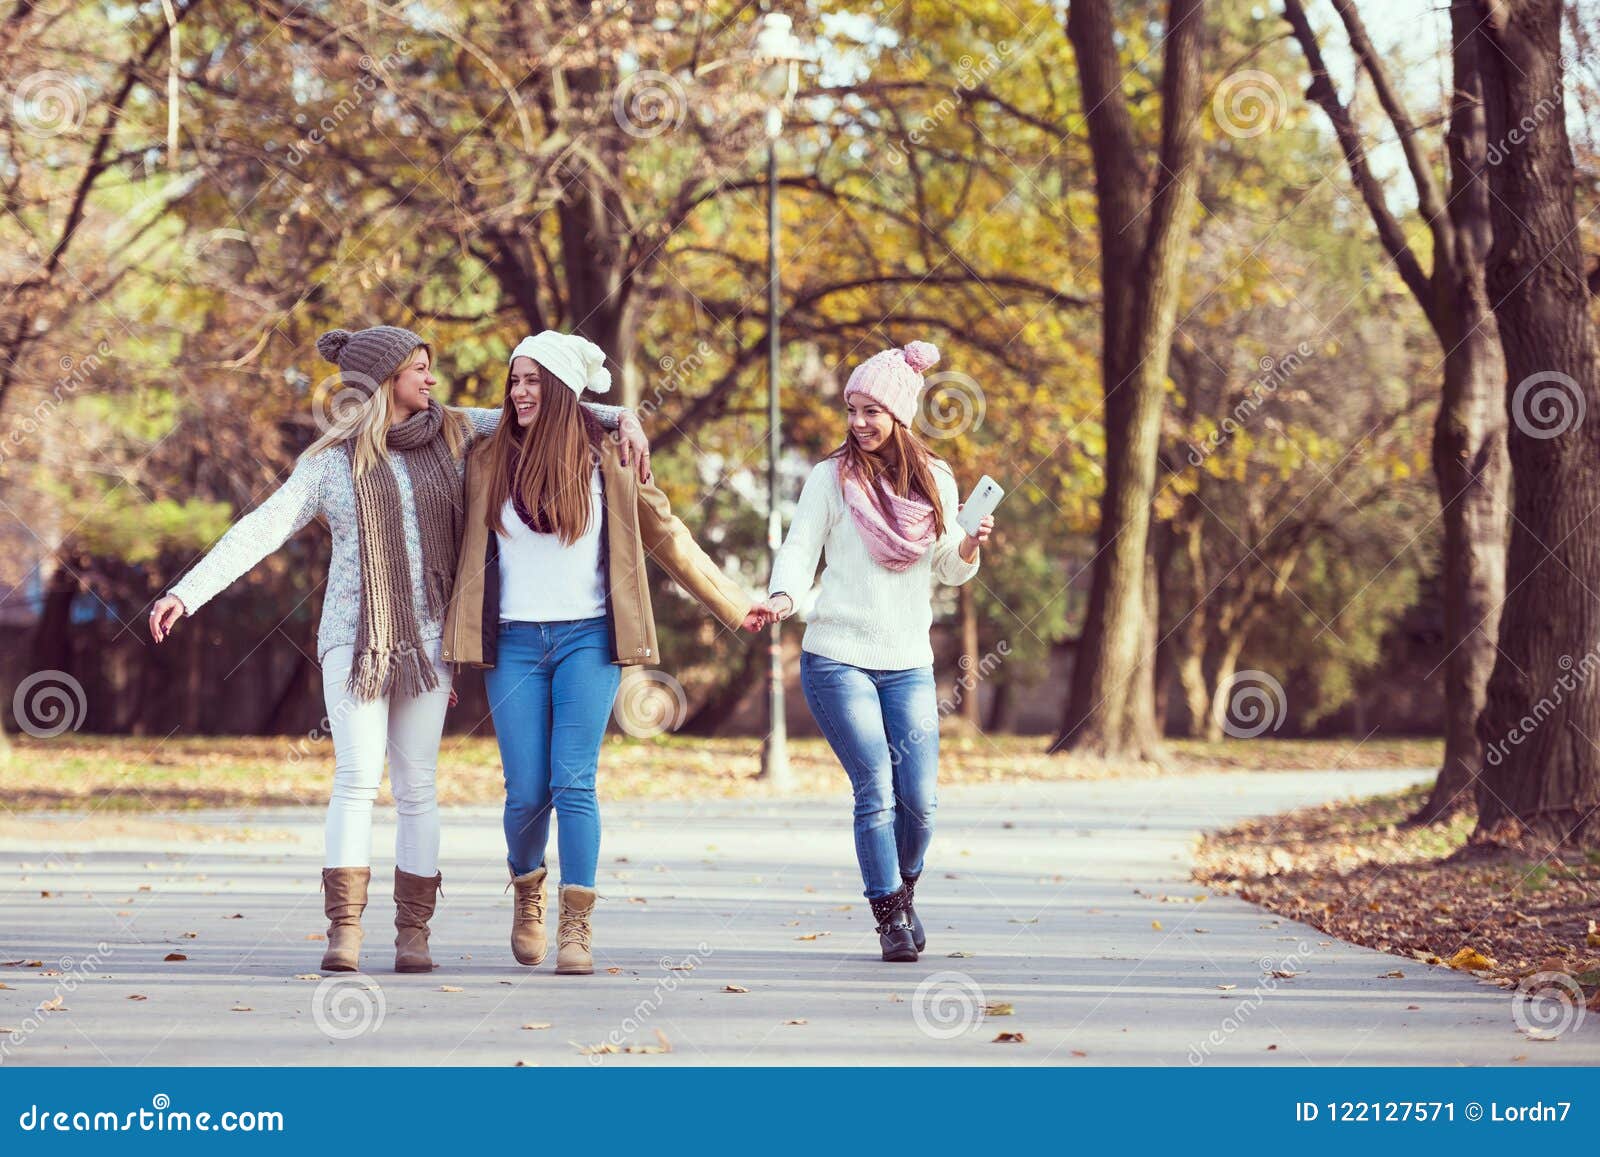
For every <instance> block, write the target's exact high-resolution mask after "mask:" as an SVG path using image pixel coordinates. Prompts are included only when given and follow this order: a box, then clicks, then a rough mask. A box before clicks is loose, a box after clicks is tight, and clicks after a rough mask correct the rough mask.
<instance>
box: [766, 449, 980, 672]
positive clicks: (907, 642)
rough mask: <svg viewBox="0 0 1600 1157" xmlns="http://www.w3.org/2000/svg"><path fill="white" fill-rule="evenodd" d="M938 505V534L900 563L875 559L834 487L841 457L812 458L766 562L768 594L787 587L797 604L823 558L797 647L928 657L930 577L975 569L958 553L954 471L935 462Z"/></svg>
mask: <svg viewBox="0 0 1600 1157" xmlns="http://www.w3.org/2000/svg"><path fill="white" fill-rule="evenodd" d="M933 475H934V480H935V481H936V483H937V485H938V488H939V505H940V507H941V508H942V509H943V511H944V525H945V532H944V535H943V536H942V537H941V538H940V539H939V540H938V541H937V542H935V543H934V544H933V546H932V547H930V548H929V550H928V552H927V553H926V554H924V555H923V556H922V557H921V558H920V559H918V560H917V561H916V562H915V563H914V564H912V565H911V566H909V567H907V568H906V569H905V570H903V571H892V570H890V569H889V568H888V567H886V566H882V565H881V564H879V563H878V562H876V561H875V560H874V559H873V557H872V555H871V554H870V553H868V551H867V544H866V541H865V540H864V539H863V538H862V537H861V532H860V531H858V530H857V529H856V525H855V520H854V519H853V518H851V516H850V512H849V510H848V509H847V508H846V507H845V504H844V495H843V494H841V493H840V491H839V461H838V459H836V458H828V459H825V460H824V461H822V462H820V463H818V464H817V465H816V467H814V468H813V469H812V471H811V475H810V477H808V478H807V479H806V484H805V487H804V489H802V490H801V491H800V504H799V506H798V507H796V509H795V512H794V520H793V521H792V522H791V523H790V524H789V533H788V535H787V536H786V537H785V538H784V540H783V546H782V547H781V548H779V550H778V557H777V559H776V560H775V561H774V562H773V565H772V581H771V582H770V583H769V584H768V586H767V592H768V594H780V593H782V594H787V595H788V596H789V597H790V598H792V599H793V600H794V602H795V606H796V608H799V607H801V606H802V605H803V598H802V596H803V595H805V593H806V592H807V591H809V590H810V589H811V580H812V577H813V576H814V575H815V574H816V573H817V562H818V560H819V559H821V560H823V563H824V565H823V571H822V590H821V591H820V593H819V594H818V595H817V598H816V601H815V603H814V604H813V605H812V606H811V609H810V611H809V612H808V613H806V614H805V623H806V633H805V637H804V638H803V639H802V640H801V643H800V646H801V649H802V650H806V651H810V652H811V653H812V654H816V655H821V656H823V657H824V658H828V659H834V660H836V661H838V662H840V663H849V664H850V665H851V666H854V667H866V668H870V669H872V670H877V671H904V670H907V669H909V668H911V667H926V666H928V665H930V664H931V663H932V662H933V646H932V644H931V643H930V642H929V639H928V633H929V631H930V629H931V628H932V626H933V597H932V596H933V580H934V579H937V580H938V581H940V582H942V583H944V584H946V585H947V586H960V585H961V584H962V583H964V582H966V581H967V580H968V579H970V578H971V577H972V576H973V575H975V574H977V573H978V562H979V560H978V559H977V558H974V559H973V561H971V562H965V561H963V560H962V558H961V554H960V549H961V540H962V539H963V538H965V537H966V532H965V531H963V530H962V529H961V528H960V527H959V526H957V525H956V508H957V506H958V505H959V504H960V501H961V499H960V496H959V495H958V493H957V491H956V479H955V475H954V474H952V473H951V472H950V468H949V467H948V466H946V465H945V464H944V463H943V462H935V463H934V464H933Z"/></svg>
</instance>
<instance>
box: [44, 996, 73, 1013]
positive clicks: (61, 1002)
mask: <svg viewBox="0 0 1600 1157" xmlns="http://www.w3.org/2000/svg"><path fill="white" fill-rule="evenodd" d="M66 1000H67V998H66V997H64V996H57V997H55V998H53V999H51V1000H47V1001H45V1002H44V1003H43V1004H41V1005H40V1006H39V1011H40V1012H71V1011H72V1010H71V1009H70V1008H68V1007H67V1005H66Z"/></svg>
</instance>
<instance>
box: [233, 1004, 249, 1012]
mask: <svg viewBox="0 0 1600 1157" xmlns="http://www.w3.org/2000/svg"><path fill="white" fill-rule="evenodd" d="M228 1011H229V1012H254V1011H255V1009H253V1008H251V1007H250V1006H249V1005H248V1004H236V1005H234V1006H233V1007H232V1008H230V1009H229V1010H228Z"/></svg>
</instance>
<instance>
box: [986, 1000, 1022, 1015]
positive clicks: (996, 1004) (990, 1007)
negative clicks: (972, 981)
mask: <svg viewBox="0 0 1600 1157" xmlns="http://www.w3.org/2000/svg"><path fill="white" fill-rule="evenodd" d="M1013 1011H1015V1010H1014V1009H1013V1008H1012V1007H1011V1003H1010V1002H1009V1001H1005V1000H991V1001H990V1002H989V1003H988V1004H986V1005H984V1006H983V1015H984V1016H1010V1015H1011V1014H1012V1012H1013Z"/></svg>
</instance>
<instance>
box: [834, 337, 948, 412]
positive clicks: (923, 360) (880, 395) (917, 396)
mask: <svg viewBox="0 0 1600 1157" xmlns="http://www.w3.org/2000/svg"><path fill="white" fill-rule="evenodd" d="M938 364H939V347H937V346H936V345H934V344H933V343H932V342H926V341H914V342H911V343H910V344H909V345H907V346H906V347H905V349H893V350H884V351H883V352H882V353H877V354H873V355H872V356H871V357H870V358H868V359H867V360H866V361H864V362H862V363H861V364H860V365H859V366H857V367H856V368H855V371H854V372H853V373H851V375H850V380H849V381H848V382H846V383H845V387H844V396H845V398H846V399H847V400H848V399H849V397H850V395H851V394H865V395H867V397H869V398H871V399H873V401H875V402H877V403H879V404H880V405H881V406H883V407H884V408H885V409H886V410H888V411H889V412H890V413H891V414H893V415H894V418H895V421H897V422H899V423H900V424H901V425H902V426H909V425H911V420H912V419H913V418H915V417H916V416H917V403H918V402H919V401H921V400H922V390H923V387H924V382H923V380H922V374H923V371H924V370H927V369H928V368H930V367H932V366H936V365H938Z"/></svg>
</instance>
